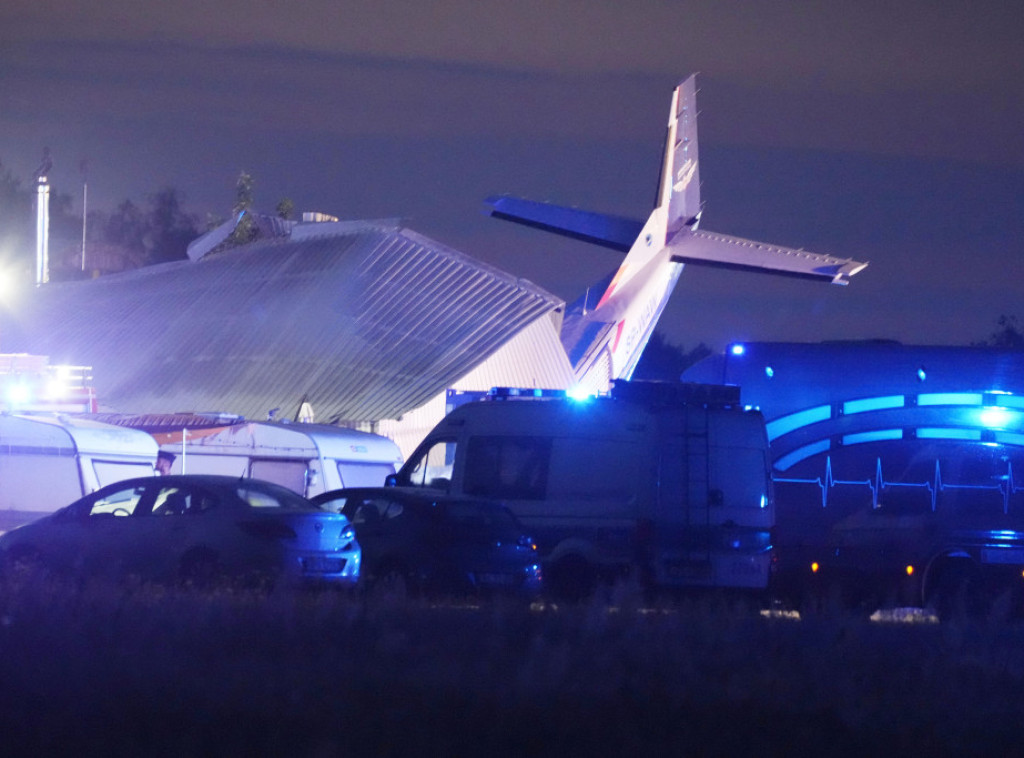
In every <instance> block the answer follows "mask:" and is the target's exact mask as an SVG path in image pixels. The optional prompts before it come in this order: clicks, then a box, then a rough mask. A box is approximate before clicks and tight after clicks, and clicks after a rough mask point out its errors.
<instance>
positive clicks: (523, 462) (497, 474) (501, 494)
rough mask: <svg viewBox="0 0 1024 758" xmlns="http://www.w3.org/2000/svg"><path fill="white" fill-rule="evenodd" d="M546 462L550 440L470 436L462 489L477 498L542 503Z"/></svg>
mask: <svg viewBox="0 0 1024 758" xmlns="http://www.w3.org/2000/svg"><path fill="white" fill-rule="evenodd" d="M550 463H551V438H550V437H470V439H469V443H468V446H467V448H466V471H465V475H464V476H465V486H464V489H465V491H466V493H467V494H470V495H477V496H480V497H497V498H508V499H510V500H543V499H544V497H545V494H546V493H547V488H548V469H549V467H550Z"/></svg>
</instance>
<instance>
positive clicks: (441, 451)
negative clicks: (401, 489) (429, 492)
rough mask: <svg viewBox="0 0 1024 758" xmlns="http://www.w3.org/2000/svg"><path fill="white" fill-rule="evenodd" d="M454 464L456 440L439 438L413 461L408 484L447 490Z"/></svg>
mask: <svg viewBox="0 0 1024 758" xmlns="http://www.w3.org/2000/svg"><path fill="white" fill-rule="evenodd" d="M454 464H455V440H438V441H437V442H435V443H434V444H433V445H431V446H430V447H429V448H427V449H426V450H425V451H423V453H421V454H420V456H419V457H418V458H417V459H416V460H415V461H414V462H413V464H412V466H411V467H410V469H409V481H408V482H407V484H408V485H409V486H410V487H432V488H434V489H442V490H447V489H448V487H449V486H450V485H451V481H452V467H453V466H454ZM403 484H406V482H403Z"/></svg>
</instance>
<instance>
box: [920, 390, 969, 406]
mask: <svg viewBox="0 0 1024 758" xmlns="http://www.w3.org/2000/svg"><path fill="white" fill-rule="evenodd" d="M982 398H983V395H982V393H980V392H923V393H921V394H920V395H918V396H917V404H918V405H981V403H982Z"/></svg>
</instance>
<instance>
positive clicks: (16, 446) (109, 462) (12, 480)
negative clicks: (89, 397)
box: [0, 413, 157, 528]
mask: <svg viewBox="0 0 1024 758" xmlns="http://www.w3.org/2000/svg"><path fill="white" fill-rule="evenodd" d="M156 457H157V444H156V441H155V440H154V439H153V438H152V437H151V436H150V435H148V434H146V433H145V432H141V431H139V430H137V429H125V428H122V427H118V426H113V425H111V424H104V423H100V422H97V421H92V420H88V419H83V418H75V417H69V416H65V415H62V414H60V415H58V414H52V415H51V414H40V415H10V414H6V413H5V414H0V517H2V520H3V524H2V527H3V528H9V527H11V526H13V525H15V524H17V523H24V522H25V521H28V520H31V519H32V518H34V517H36V516H39V515H41V514H43V513H49V512H52V511H55V510H57V509H58V508H62V507H64V506H65V505H68V504H69V503H71V502H73V501H75V500H77V499H78V498H80V497H82V495H85V494H88V493H90V492H93V491H94V490H97V489H99V488H100V487H103V486H105V485H107V484H111V483H112V482H117V481H121V480H122V479H130V478H132V477H136V476H150V475H152V474H153V471H154V464H155V462H156Z"/></svg>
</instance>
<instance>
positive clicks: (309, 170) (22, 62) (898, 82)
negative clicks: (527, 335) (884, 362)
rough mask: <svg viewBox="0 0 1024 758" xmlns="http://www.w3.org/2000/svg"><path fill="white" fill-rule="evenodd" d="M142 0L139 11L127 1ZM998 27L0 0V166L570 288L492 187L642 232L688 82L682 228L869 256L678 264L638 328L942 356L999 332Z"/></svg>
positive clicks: (1002, 302)
mask: <svg viewBox="0 0 1024 758" xmlns="http://www.w3.org/2000/svg"><path fill="white" fill-rule="evenodd" d="M148 6H152V7H148ZM1022 40H1024V14H1021V13H1020V12H1019V9H1016V8H1015V7H1014V4H1013V3H1009V2H987V1H982V2H972V3H967V2H963V3H952V2H918V1H917V0H909V1H907V2H902V3H888V2H885V3H883V2H870V1H869V2H858V3H850V2H837V3H809V2H803V3H802V2H776V3H772V4H768V3H741V2H729V1H728V0H724V1H719V2H702V3H688V2H672V1H671V0H638V1H637V2H633V3H621V2H614V1H612V0H607V1H605V0H601V1H596V2H585V1H584V0H545V1H543V2H542V1H541V0H522V1H520V2H514V3H509V2H502V3H494V2H480V1H479V0H453V1H449V2H438V3H434V4H421V3H414V2H409V1H408V0H377V1H376V2H372V3H370V2H367V3H362V2H361V3H358V4H349V3H337V2H325V1H323V0H313V1H312V2H299V3H291V4H284V3H260V2H256V3H254V2H251V0H250V1H249V2H238V1H237V0H226V1H222V2H218V3H207V2H199V1H198V0H186V1H185V2H170V3H162V4H156V3H152V4H151V3H146V2H138V0H133V1H132V2H129V1H128V0H107V1H106V2H103V3H100V4H84V3H74V2H68V0H31V1H29V0H6V2H5V3H4V4H3V6H2V8H0V162H2V163H3V165H4V166H6V167H8V168H10V169H11V170H12V171H13V172H14V173H15V174H16V175H17V176H20V177H22V179H23V180H24V181H26V182H27V181H29V180H30V179H31V177H32V174H33V171H34V170H35V168H36V166H37V165H38V164H39V162H40V158H41V156H42V150H43V147H44V146H48V147H49V148H50V149H51V152H52V156H53V162H54V167H53V170H52V171H51V173H50V178H51V182H52V184H53V185H54V186H55V188H56V189H57V190H59V191H61V192H68V193H70V194H72V195H73V196H74V197H75V203H76V209H79V210H80V208H81V195H82V180H83V177H82V174H81V172H80V163H81V161H82V160H83V159H87V160H88V166H89V168H88V176H87V178H88V185H89V205H90V208H97V207H99V208H104V209H107V210H110V209H112V208H113V207H114V206H115V205H116V204H117V203H118V202H120V201H121V200H123V199H125V198H131V199H133V200H134V201H136V202H141V201H144V200H145V198H146V196H147V195H149V194H150V193H152V192H154V191H156V190H157V189H159V188H161V187H163V186H168V185H169V186H173V187H176V188H177V189H178V190H179V191H180V192H181V193H182V194H183V195H184V199H185V205H186V207H187V209H188V210H190V211H192V212H195V213H196V214H198V215H200V216H201V217H203V218H204V219H205V217H206V215H207V213H213V214H216V215H219V216H222V217H223V216H225V215H226V214H227V212H228V211H229V209H230V207H231V205H232V203H233V201H234V185H235V180H236V179H237V177H238V173H239V171H240V170H247V171H249V172H250V173H251V174H252V175H253V177H254V179H255V181H256V202H257V206H259V208H260V209H261V210H264V211H266V212H272V211H273V209H274V206H275V205H276V204H277V202H278V201H279V200H280V199H281V198H282V197H286V196H287V197H290V198H291V199H292V200H294V202H295V206H296V209H297V210H319V211H323V212H326V213H331V214H333V215H336V216H339V217H342V218H375V217H402V218H404V219H406V222H407V224H408V226H410V227H411V228H413V229H415V230H417V231H419V232H421V233H424V234H426V235H428V236H431V237H433V238H435V239H437V240H439V241H441V242H444V243H446V244H449V245H451V246H453V247H455V248H457V249H459V250H462V251H464V252H466V253H468V254H470V255H473V256H475V257H478V258H481V259H483V260H486V261H488V262H491V263H494V264H496V265H498V266H500V267H502V268H503V269H505V270H507V271H509V272H511V273H514V274H517V275H519V276H522V277H525V278H527V279H530V280H532V281H534V282H536V283H537V284H540V285H541V286H543V287H546V288H548V289H550V290H551V291H553V292H555V293H556V294H558V295H560V296H562V297H565V298H573V297H575V296H576V295H578V294H579V293H581V292H582V291H583V290H584V289H585V287H586V286H587V285H588V284H589V283H591V282H593V281H594V280H596V279H598V278H599V277H600V276H602V275H603V274H605V273H606V272H607V271H608V270H610V269H612V268H614V267H615V266H617V265H618V263H619V261H620V260H621V256H620V255H619V254H616V253H614V252H612V251H609V250H604V249H602V248H597V247H591V246H587V245H583V244H581V243H575V242H572V241H569V240H562V239H560V238H556V237H552V236H549V235H545V234H542V233H540V232H536V231H532V230H529V229H523V228H519V227H516V226H513V225H510V224H506V223H503V222H500V221H496V220H491V219H488V218H487V217H486V216H485V215H484V214H483V204H482V200H483V198H484V197H486V196H487V195H490V194H493V193H496V192H510V193H514V194H518V195H523V196H527V197H531V198H533V199H539V200H550V201H553V202H558V203H563V204H569V205H578V206H580V207H583V208H587V209H591V210H598V211H607V212H612V213H618V214H623V215H630V216H635V217H637V218H645V217H646V215H647V214H648V213H649V211H650V206H651V203H652V201H653V198H654V190H655V183H656V180H657V175H658V163H659V158H660V153H661V149H662V144H661V141H662V138H663V134H664V125H665V122H666V120H667V116H668V107H669V97H670V95H671V91H672V88H673V87H674V86H675V85H676V84H677V83H678V82H679V81H680V80H681V79H683V78H684V77H685V76H687V75H688V74H690V73H691V72H694V71H696V72H699V73H700V76H699V79H698V85H699V86H700V93H699V95H698V103H699V106H700V109H701V116H700V120H699V131H700V149H701V179H702V183H703V199H704V202H705V204H706V209H705V212H704V216H703V221H702V227H703V228H705V229H709V230H712V231H718V232H724V233H727V234H735V235H739V236H745V237H750V238H753V239H758V240H763V241H767V242H775V243H779V244H784V245H792V246H797V247H805V248H807V249H808V250H813V251H816V252H823V253H831V254H834V255H839V256H844V257H847V256H848V257H853V258H856V259H858V260H868V261H870V262H871V265H870V266H869V267H868V268H867V269H866V270H865V271H864V272H863V273H861V274H859V275H858V276H856V277H855V278H854V280H853V282H852V283H851V285H850V286H849V287H846V288H840V287H832V286H827V285H821V284H812V283H807V282H803V281H797V280H788V279H782V278H778V277H770V276H764V275H755V274H739V273H732V272H725V271H717V270H709V269H703V270H702V269H697V268H693V267H689V268H688V269H687V270H686V272H685V273H684V275H683V277H682V278H681V279H680V284H679V286H678V288H677V290H676V293H675V295H674V296H673V299H672V302H671V303H670V306H669V308H668V309H667V310H666V312H665V315H664V317H663V319H662V322H661V327H662V329H663V330H664V331H665V332H666V334H667V335H668V336H669V338H670V339H671V340H673V341H675V342H677V343H681V344H683V345H684V346H685V347H687V348H690V347H693V346H694V345H695V344H696V343H697V342H699V341H704V342H706V343H708V344H711V345H712V346H715V347H721V346H722V345H723V344H724V343H725V342H727V341H730V340H735V339H765V340H768V339H770V340H820V339H860V338H893V339H899V340H902V341H904V342H908V343H909V342H914V343H933V344H965V343H969V342H972V341H977V340H981V339H984V338H985V337H987V336H988V335H989V333H990V332H992V331H993V330H994V329H995V328H996V319H997V318H998V317H999V316H1000V315H1001V314H1016V315H1018V317H1019V318H1021V319H1022V320H1024V304H1022V303H1021V298H1020V296H1019V293H1020V291H1021V288H1022V284H1021V283H1022V279H1024V262H1022V253H1024V249H1022V248H1024V243H1022V240H1024V129H1022V126H1024V65H1022V63H1021V61H1022V60H1024V56H1022V55H1021V52H1022V49H1024V48H1022V44H1024V43H1022Z"/></svg>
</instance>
